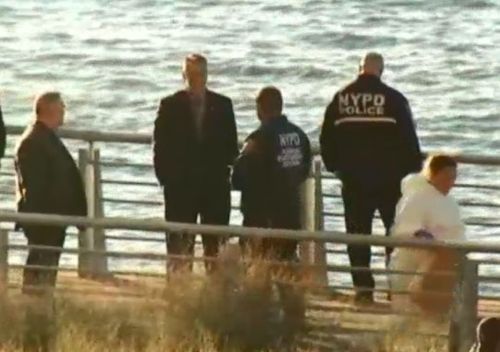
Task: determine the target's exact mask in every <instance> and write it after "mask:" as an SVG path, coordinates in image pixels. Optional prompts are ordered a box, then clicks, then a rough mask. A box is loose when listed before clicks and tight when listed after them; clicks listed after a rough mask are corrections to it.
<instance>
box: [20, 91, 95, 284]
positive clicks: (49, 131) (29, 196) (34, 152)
mask: <svg viewBox="0 0 500 352" xmlns="http://www.w3.org/2000/svg"><path fill="white" fill-rule="evenodd" d="M64 111H65V106H64V102H63V100H62V98H61V95H60V93H58V92H47V93H43V94H41V95H39V96H38V97H37V98H36V100H35V104H34V114H35V116H36V121H35V122H34V123H33V124H30V125H29V126H28V127H27V128H26V130H25V131H24V133H23V135H22V136H21V139H20V141H19V144H18V146H17V149H16V156H15V168H16V176H17V178H16V181H17V186H18V192H17V205H18V211H19V212H23V213H45V214H59V215H74V216H86V215H87V202H86V198H85V192H84V188H83V183H82V179H81V177H80V173H79V171H78V168H77V166H76V164H75V161H74V160H73V157H72V156H71V154H70V153H69V151H68V150H67V149H66V147H65V146H64V144H63V142H62V141H61V139H59V137H58V136H57V134H56V131H57V129H58V128H59V127H60V126H61V125H62V124H63V123H64ZM18 225H19V226H20V227H22V229H23V230H24V233H25V235H26V238H27V239H28V245H29V246H49V247H54V248H53V249H40V248H31V249H29V252H28V259H27V260H26V265H27V266H31V267H28V268H26V269H25V270H24V277H23V292H24V293H39V292H44V291H45V290H43V289H50V288H52V287H54V286H55V283H56V275H57V271H56V270H54V269H55V268H57V266H58V264H59V257H60V255H61V252H60V249H62V247H63V245H64V238H65V235H66V228H65V227H59V226H45V225H30V224H18ZM35 266H36V267H35ZM40 266H42V267H44V268H39V267H40ZM41 289H42V291H41Z"/></svg>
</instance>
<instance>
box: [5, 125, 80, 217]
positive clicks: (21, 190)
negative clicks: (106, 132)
mask: <svg viewBox="0 0 500 352" xmlns="http://www.w3.org/2000/svg"><path fill="white" fill-rule="evenodd" d="M15 168H16V181H17V188H18V192H17V206H18V211H19V212H26V213H47V214H60V215H75V216H86V215H87V201H86V198H85V191H84V188H83V182H82V179H81V176H80V172H79V171H78V168H77V166H76V164H75V161H74V160H73V157H72V156H71V154H70V153H69V152H68V150H67V149H66V147H65V146H64V144H63V142H62V141H61V140H60V139H59V137H58V136H57V135H56V134H55V133H54V132H53V131H52V130H51V129H49V128H47V127H46V126H45V125H44V124H43V123H41V122H36V123H34V124H32V125H30V126H28V128H27V129H26V130H25V131H24V133H23V135H22V136H21V139H20V141H19V144H18V146H17V149H16V156H15Z"/></svg>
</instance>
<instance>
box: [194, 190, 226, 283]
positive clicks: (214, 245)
mask: <svg viewBox="0 0 500 352" xmlns="http://www.w3.org/2000/svg"><path fill="white" fill-rule="evenodd" d="M207 191H208V192H206V193H205V195H204V197H203V201H202V207H201V212H200V218H201V219H200V220H201V223H202V224H206V225H228V224H229V218H230V215H231V191H230V188H229V184H228V185H224V186H223V187H220V189H217V190H215V191H214V190H207ZM201 237H202V241H203V255H204V256H205V257H206V258H207V260H206V261H205V270H206V272H207V273H212V272H213V271H214V269H215V263H214V260H215V259H216V258H217V255H218V254H219V248H220V246H221V245H222V244H223V243H224V242H225V238H224V237H222V236H215V235H204V234H202V236H201Z"/></svg>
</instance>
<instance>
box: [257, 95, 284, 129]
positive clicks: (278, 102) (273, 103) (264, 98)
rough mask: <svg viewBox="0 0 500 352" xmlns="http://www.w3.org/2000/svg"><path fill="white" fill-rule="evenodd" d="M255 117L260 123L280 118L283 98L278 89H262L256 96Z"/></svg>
mask: <svg viewBox="0 0 500 352" xmlns="http://www.w3.org/2000/svg"><path fill="white" fill-rule="evenodd" d="M256 102H257V115H258V117H259V119H260V120H261V121H266V120H270V119H273V118H276V117H280V116H281V114H282V112H283V97H282V96H281V92H280V90H279V89H278V88H276V87H273V86H268V87H264V88H262V89H261V90H260V92H259V94H257V99H256Z"/></svg>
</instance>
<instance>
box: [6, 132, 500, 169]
mask: <svg viewBox="0 0 500 352" xmlns="http://www.w3.org/2000/svg"><path fill="white" fill-rule="evenodd" d="M6 129H7V133H8V134H11V135H20V134H22V133H23V131H24V129H25V127H23V126H11V125H10V126H6ZM58 133H59V135H60V136H61V137H62V138H66V139H75V140H81V141H85V142H88V143H97V142H108V143H132V144H151V143H152V134H149V133H134V132H100V131H94V130H82V129H68V128H61V129H60V130H59V132H58ZM312 149H313V153H314V154H319V145H318V144H317V143H313V148H312ZM425 154H426V153H424V155H425ZM454 156H455V158H456V160H457V161H458V162H460V163H464V164H480V165H490V166H500V158H498V157H494V156H484V155H472V154H467V155H465V154H458V153H457V154H455V155H454Z"/></svg>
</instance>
